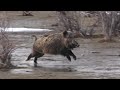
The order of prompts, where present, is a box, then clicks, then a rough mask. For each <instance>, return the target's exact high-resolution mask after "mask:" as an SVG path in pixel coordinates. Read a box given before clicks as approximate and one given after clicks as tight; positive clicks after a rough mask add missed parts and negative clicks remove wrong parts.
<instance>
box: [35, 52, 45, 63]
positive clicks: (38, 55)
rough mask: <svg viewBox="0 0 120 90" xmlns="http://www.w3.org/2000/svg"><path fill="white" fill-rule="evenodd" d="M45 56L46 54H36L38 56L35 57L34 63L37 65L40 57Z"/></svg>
mask: <svg viewBox="0 0 120 90" xmlns="http://www.w3.org/2000/svg"><path fill="white" fill-rule="evenodd" d="M43 55H44V53H38V52H37V53H36V55H35V58H34V63H35V64H37V59H38V58H39V57H42V56H43Z"/></svg>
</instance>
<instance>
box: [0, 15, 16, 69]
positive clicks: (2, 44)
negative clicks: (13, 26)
mask: <svg viewBox="0 0 120 90" xmlns="http://www.w3.org/2000/svg"><path fill="white" fill-rule="evenodd" d="M9 24H10V22H9V18H8V17H7V16H6V14H5V13H4V14H3V16H1V17H0V66H1V67H4V68H6V67H11V66H12V64H11V57H12V52H13V51H14V50H15V45H14V44H13V42H12V41H11V40H10V39H9V34H8V32H6V30H7V28H8V27H9Z"/></svg>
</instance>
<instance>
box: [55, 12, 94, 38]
mask: <svg viewBox="0 0 120 90" xmlns="http://www.w3.org/2000/svg"><path fill="white" fill-rule="evenodd" d="M57 12H58V18H59V25H58V26H59V27H58V28H59V29H60V30H68V31H72V32H75V33H76V35H78V36H83V37H87V36H88V35H91V36H92V35H93V34H94V32H95V31H94V28H93V27H94V26H92V25H90V24H91V23H90V22H91V21H88V22H87V21H86V19H85V18H87V16H88V17H89V14H87V12H85V11H84V12H82V11H57ZM85 21H86V22H87V24H89V26H90V28H89V26H88V27H87V25H86V24H85V23H86V22H85ZM85 25H86V26H85Z"/></svg>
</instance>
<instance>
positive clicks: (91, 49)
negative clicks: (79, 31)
mask: <svg viewBox="0 0 120 90" xmlns="http://www.w3.org/2000/svg"><path fill="white" fill-rule="evenodd" d="M51 13H52V12H51V11H50V12H33V15H34V17H31V16H30V17H23V16H21V15H22V12H18V11H17V12H12V11H9V18H11V21H10V26H11V27H15V28H18V27H22V28H45V29H46V28H48V29H53V27H52V28H51V25H52V24H55V23H56V17H55V15H52V14H51ZM34 34H36V35H37V36H39V35H41V34H43V33H38V32H37V33H34ZM31 35H32V34H31V33H23V32H22V33H19V34H17V33H16V34H15V33H14V34H12V35H10V39H11V40H13V41H14V42H15V43H16V45H17V49H16V50H15V52H14V53H13V54H12V63H13V65H15V66H17V67H16V68H14V69H9V70H8V69H1V70H0V79H120V56H119V55H120V41H117V42H113V43H107V42H106V43H99V42H98V41H99V40H101V39H102V38H96V39H83V38H78V39H77V40H78V42H79V44H80V47H79V48H76V49H74V50H73V52H74V53H75V55H76V56H77V60H76V61H74V60H73V59H72V61H71V62H69V61H68V60H67V58H65V57H63V56H60V55H45V56H43V57H41V58H39V59H38V67H34V63H33V59H31V60H30V61H25V60H26V58H27V57H28V55H29V54H30V52H31V48H32V44H33V42H34V39H33V38H31ZM118 40H119V39H118Z"/></svg>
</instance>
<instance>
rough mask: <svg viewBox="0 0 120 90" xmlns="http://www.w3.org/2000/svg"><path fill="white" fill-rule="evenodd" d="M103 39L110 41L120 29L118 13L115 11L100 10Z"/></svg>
mask: <svg viewBox="0 0 120 90" xmlns="http://www.w3.org/2000/svg"><path fill="white" fill-rule="evenodd" d="M99 14H100V17H101V22H102V29H103V31H104V39H105V40H107V41H111V40H112V37H114V36H116V35H117V34H118V30H119V29H120V15H119V12H117V11H100V12H99Z"/></svg>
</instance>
